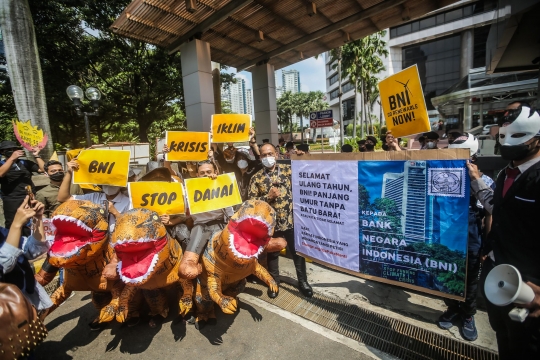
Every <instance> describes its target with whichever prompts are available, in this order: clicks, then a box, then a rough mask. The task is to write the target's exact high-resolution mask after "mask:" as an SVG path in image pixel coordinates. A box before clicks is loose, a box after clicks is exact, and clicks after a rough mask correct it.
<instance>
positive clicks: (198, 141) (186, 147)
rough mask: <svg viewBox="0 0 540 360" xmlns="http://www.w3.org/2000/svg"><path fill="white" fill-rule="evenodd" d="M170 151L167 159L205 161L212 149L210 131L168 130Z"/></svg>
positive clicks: (167, 141) (167, 137)
mask: <svg viewBox="0 0 540 360" xmlns="http://www.w3.org/2000/svg"><path fill="white" fill-rule="evenodd" d="M165 138H166V140H165V141H166V143H167V147H168V148H169V152H168V153H167V154H166V158H165V160H167V161H204V160H206V159H208V151H210V133H207V132H195V131H167V134H166V135H165Z"/></svg>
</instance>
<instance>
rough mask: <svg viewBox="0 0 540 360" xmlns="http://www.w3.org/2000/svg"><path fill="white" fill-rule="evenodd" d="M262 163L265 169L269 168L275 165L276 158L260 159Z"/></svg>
mask: <svg viewBox="0 0 540 360" xmlns="http://www.w3.org/2000/svg"><path fill="white" fill-rule="evenodd" d="M262 163H263V165H264V166H265V167H267V168H270V167H272V166H274V165H275V164H276V158H275V157H273V156H268V157H265V158H263V159H262Z"/></svg>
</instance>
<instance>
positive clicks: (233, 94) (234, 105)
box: [221, 78, 253, 114]
mask: <svg viewBox="0 0 540 360" xmlns="http://www.w3.org/2000/svg"><path fill="white" fill-rule="evenodd" d="M221 101H226V102H228V103H229V105H230V106H231V111H232V112H233V113H235V114H248V112H247V106H246V105H247V99H246V82H245V81H244V79H241V78H237V79H236V84H230V85H229V87H228V88H222V89H221ZM251 103H252V104H253V101H251Z"/></svg>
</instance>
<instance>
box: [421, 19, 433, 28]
mask: <svg viewBox="0 0 540 360" xmlns="http://www.w3.org/2000/svg"><path fill="white" fill-rule="evenodd" d="M433 26H435V17H428V18H425V19H422V20H420V30H423V29H427V28H430V27H433Z"/></svg>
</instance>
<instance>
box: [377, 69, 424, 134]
mask: <svg viewBox="0 0 540 360" xmlns="http://www.w3.org/2000/svg"><path fill="white" fill-rule="evenodd" d="M379 91H380V96H381V104H382V107H383V112H384V114H385V117H386V126H387V127H388V130H391V131H392V134H393V135H394V136H396V137H400V136H407V135H413V134H418V133H421V132H425V131H430V130H431V126H430V122H429V116H428V113H427V109H426V102H425V100H424V92H423V91H422V84H421V82H420V76H419V75H418V68H417V67H416V65H413V66H411V67H408V68H407V69H405V70H403V71H400V72H398V73H397V74H394V75H392V76H389V77H387V78H386V79H384V80H382V81H381V82H379Z"/></svg>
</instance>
